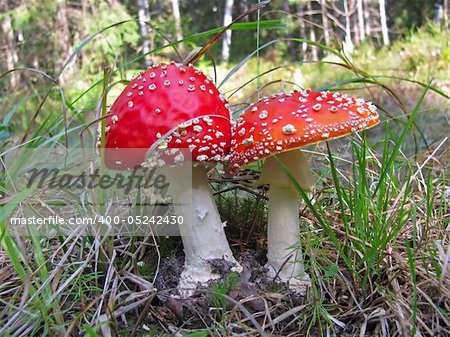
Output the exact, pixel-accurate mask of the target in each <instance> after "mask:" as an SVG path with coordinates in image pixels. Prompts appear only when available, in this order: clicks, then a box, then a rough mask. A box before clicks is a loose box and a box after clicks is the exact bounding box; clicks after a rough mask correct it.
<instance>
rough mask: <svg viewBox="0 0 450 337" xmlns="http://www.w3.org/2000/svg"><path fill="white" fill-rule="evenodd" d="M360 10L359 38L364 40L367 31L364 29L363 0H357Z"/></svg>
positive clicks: (358, 9)
mask: <svg viewBox="0 0 450 337" xmlns="http://www.w3.org/2000/svg"><path fill="white" fill-rule="evenodd" d="M356 5H357V7H356V8H357V11H358V28H359V40H360V41H361V42H362V41H364V40H365V39H366V32H365V30H364V28H365V27H364V6H363V0H356Z"/></svg>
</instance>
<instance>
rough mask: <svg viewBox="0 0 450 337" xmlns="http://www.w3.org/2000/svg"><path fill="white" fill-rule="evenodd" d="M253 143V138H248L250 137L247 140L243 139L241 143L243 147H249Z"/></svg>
mask: <svg viewBox="0 0 450 337" xmlns="http://www.w3.org/2000/svg"><path fill="white" fill-rule="evenodd" d="M253 142H254V139H253V136H250V137H248V138H245V139H244V140H243V141H242V144H244V146H250V145H252V144H253Z"/></svg>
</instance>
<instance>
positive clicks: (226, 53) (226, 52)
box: [222, 0, 234, 62]
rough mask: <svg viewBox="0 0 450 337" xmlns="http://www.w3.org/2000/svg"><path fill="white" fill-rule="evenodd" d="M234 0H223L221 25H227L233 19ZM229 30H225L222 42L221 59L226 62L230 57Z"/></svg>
mask: <svg viewBox="0 0 450 337" xmlns="http://www.w3.org/2000/svg"><path fill="white" fill-rule="evenodd" d="M233 3H234V0H225V10H224V13H223V25H224V26H228V25H229V24H230V23H231V22H232V21H233ZM230 45H231V30H227V31H226V32H225V35H224V37H223V42H222V61H223V62H228V60H229V59H230Z"/></svg>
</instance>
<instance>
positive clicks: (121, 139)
mask: <svg viewBox="0 0 450 337" xmlns="http://www.w3.org/2000/svg"><path fill="white" fill-rule="evenodd" d="M226 103H227V102H226V99H225V98H224V96H223V95H221V94H220V92H219V91H218V90H217V88H216V86H215V85H214V83H213V81H212V79H211V78H208V77H206V76H205V75H204V74H203V73H202V72H201V71H200V70H197V69H195V68H194V67H193V66H192V65H189V66H184V65H181V64H176V63H174V62H172V63H170V64H160V65H155V66H153V67H151V68H149V69H148V70H147V71H145V72H143V73H141V74H139V75H138V76H137V77H136V78H135V79H133V80H132V81H131V82H130V83H129V84H128V85H127V87H126V88H125V90H124V91H123V92H122V93H121V94H120V96H119V97H118V98H117V99H116V101H115V102H114V104H113V105H112V106H111V109H110V111H109V116H108V118H107V119H106V136H105V148H107V149H142V151H136V150H134V151H129V153H128V155H127V156H124V155H123V153H124V151H106V153H105V160H106V165H107V166H108V167H109V168H112V169H125V168H132V167H134V166H136V165H140V164H141V163H142V162H143V161H144V160H145V155H146V152H147V150H148V149H149V148H150V147H151V146H152V145H153V144H154V143H155V142H160V141H162V140H164V143H165V144H164V147H166V148H169V149H171V148H186V149H189V150H190V153H191V154H192V160H194V161H200V162H215V161H220V160H222V159H223V157H225V156H226V155H227V154H228V151H229V147H230V141H231V123H230V112H229V110H228V108H227V107H226Z"/></svg>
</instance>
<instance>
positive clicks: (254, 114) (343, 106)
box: [229, 90, 379, 289]
mask: <svg viewBox="0 0 450 337" xmlns="http://www.w3.org/2000/svg"><path fill="white" fill-rule="evenodd" d="M378 123H379V116H378V113H377V110H376V108H375V106H374V105H372V104H371V103H366V102H365V101H364V100H362V99H355V98H352V97H350V96H348V95H345V94H344V95H341V94H339V93H331V92H313V91H309V90H308V91H302V92H299V91H294V92H293V93H291V94H284V93H282V94H277V95H272V96H270V97H265V98H262V99H260V100H259V101H258V102H257V103H255V104H253V105H251V106H250V107H249V108H248V109H247V110H246V111H245V112H244V113H243V114H242V115H241V116H240V117H239V118H238V119H237V121H236V123H235V124H234V127H233V140H232V142H231V150H230V159H229V168H230V171H231V172H236V171H238V170H239V168H240V167H241V166H244V165H246V164H249V163H252V162H255V161H257V160H261V159H264V158H267V159H266V161H265V163H264V165H263V168H262V172H261V178H260V181H259V183H261V184H269V185H270V189H269V194H270V195H269V198H270V199H269V214H268V225H267V231H268V233H267V240H268V254H267V260H268V261H267V265H266V266H267V268H268V269H269V276H271V277H275V276H276V277H277V278H278V280H279V281H282V282H289V285H290V286H291V287H294V288H297V289H301V288H304V284H305V283H307V282H308V280H309V276H308V274H307V273H306V272H305V267H304V263H303V257H302V251H301V249H300V248H299V245H298V243H299V239H300V234H301V233H300V227H299V205H298V194H297V193H298V192H297V191H296V189H295V187H294V185H293V184H292V183H291V179H290V178H289V176H288V175H287V174H286V171H285V168H286V169H287V170H288V171H289V172H290V173H291V175H292V176H293V177H294V178H295V179H296V180H297V182H298V183H299V184H300V186H301V187H302V188H303V189H306V190H307V189H309V188H310V187H311V186H312V184H313V179H312V175H311V172H310V170H309V166H308V163H307V160H306V158H305V156H304V154H303V153H301V152H300V151H299V150H298V149H299V148H301V147H304V146H307V145H309V144H313V143H317V142H320V141H324V140H331V139H334V138H338V137H342V136H345V135H348V134H350V133H353V132H357V131H362V130H364V129H368V128H370V127H372V126H375V125H376V124H378ZM274 156H276V157H277V159H275V158H274ZM279 161H281V162H282V163H283V165H284V166H285V168H283V167H282V165H280V163H279Z"/></svg>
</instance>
